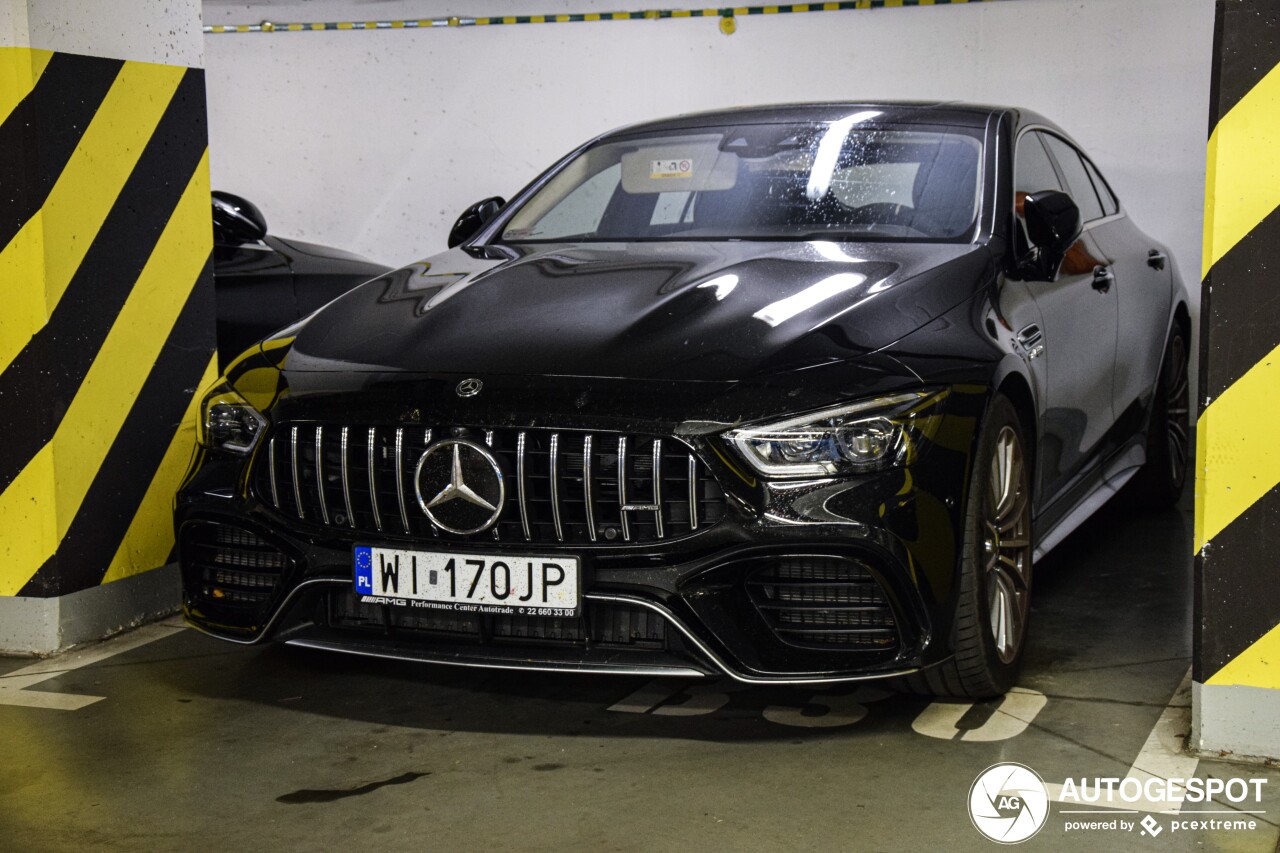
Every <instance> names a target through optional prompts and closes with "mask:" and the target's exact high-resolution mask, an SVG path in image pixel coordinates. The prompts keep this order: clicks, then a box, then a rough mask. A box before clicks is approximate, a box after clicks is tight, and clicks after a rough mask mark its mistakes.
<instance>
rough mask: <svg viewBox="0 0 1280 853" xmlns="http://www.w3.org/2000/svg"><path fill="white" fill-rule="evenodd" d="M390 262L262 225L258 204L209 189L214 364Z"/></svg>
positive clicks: (381, 270) (376, 273) (220, 363)
mask: <svg viewBox="0 0 1280 853" xmlns="http://www.w3.org/2000/svg"><path fill="white" fill-rule="evenodd" d="M389 269H390V268H389V267H387V266H384V265H383V264H377V263H374V262H373V261H370V260H368V259H366V258H362V257H360V256H359V255H354V254H352V253H351V252H345V251H343V250H342V249H335V248H333V247H331V246H319V245H316V244H315V243H304V242H302V241H301V240H284V239H281V238H279V237H276V236H275V235H273V234H268V233H267V221H266V219H265V218H263V216H262V212H261V211H260V210H258V208H257V207H256V206H255V205H254V204H253V203H252V202H250V201H248V200H246V199H243V198H241V197H240V196H236V195H232V194H231V193H224V192H220V191H217V190H215V191H214V193H213V276H214V289H215V292H216V296H217V302H218V314H217V331H218V368H219V369H225V368H226V366H227V364H229V363H230V361H231V359H233V358H235V356H237V355H239V354H240V353H242V352H244V350H245V349H247V348H248V347H250V346H251V345H253V344H255V343H257V342H258V341H260V340H262V339H263V338H265V337H266V336H267V335H269V334H271V333H272V332H274V331H275V330H276V329H279V328H282V327H284V326H287V325H289V324H290V323H293V322H296V321H297V320H298V318H299V317H305V316H306V315H308V314H310V313H311V312H312V311H315V310H316V309H317V308H319V307H320V306H321V305H324V304H325V303H326V302H329V301H330V300H332V299H336V298H337V297H339V296H341V295H342V294H344V293H346V292H347V291H348V290H350V289H351V288H353V287H355V286H356V285H357V284H360V283H362V282H366V281H368V280H369V279H371V278H374V277H375V276H379V275H382V274H383V273H385V272H387V271H388V270H389Z"/></svg>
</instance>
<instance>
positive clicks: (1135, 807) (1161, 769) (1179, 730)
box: [1045, 669, 1200, 815]
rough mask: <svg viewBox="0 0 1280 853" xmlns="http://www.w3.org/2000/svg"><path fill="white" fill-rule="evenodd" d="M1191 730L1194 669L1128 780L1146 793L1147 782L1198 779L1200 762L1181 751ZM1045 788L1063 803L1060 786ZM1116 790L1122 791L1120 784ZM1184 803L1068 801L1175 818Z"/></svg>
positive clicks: (1179, 799)
mask: <svg viewBox="0 0 1280 853" xmlns="http://www.w3.org/2000/svg"><path fill="white" fill-rule="evenodd" d="M1189 731H1191V670H1189V669H1188V670H1187V674H1186V675H1185V676H1183V679H1182V683H1181V684H1179V685H1178V689H1177V690H1175V691H1174V692H1173V697H1172V698H1170V699H1169V704H1168V705H1166V706H1165V709H1164V711H1163V712H1161V714H1160V719H1158V720H1156V724H1155V726H1153V727H1152V729H1151V733H1150V734H1149V735H1147V740H1146V743H1144V744H1143V745H1142V749H1141V750H1140V751H1139V752H1138V757H1137V758H1135V759H1134V760H1133V766H1132V767H1130V768H1129V772H1128V773H1127V774H1125V778H1126V779H1136V780H1137V781H1138V783H1139V784H1140V785H1142V786H1144V787H1143V790H1146V788H1145V786H1146V783H1147V780H1148V779H1190V778H1191V777H1193V776H1195V775H1196V768H1197V767H1199V766H1200V759H1199V758H1196V757H1195V756H1193V755H1187V754H1185V753H1183V751H1182V746H1183V742H1184V741H1185V739H1186V735H1187V732H1189ZM1120 784H1123V782H1122V783H1120ZM1045 787H1047V788H1048V789H1049V799H1051V800H1053V801H1054V802H1055V803H1062V802H1064V800H1063V799H1062V786H1061V785H1056V784H1049V785H1046V786H1045ZM1116 787H1117V788H1119V785H1117V786H1116ZM1182 801H1183V797H1182V796H1177V797H1173V798H1170V799H1168V800H1147V799H1142V800H1138V801H1136V802H1125V801H1123V800H1116V801H1114V802H1107V801H1103V800H1101V799H1100V800H1099V801H1098V802H1096V803H1081V802H1079V801H1077V800H1074V799H1073V800H1067V801H1065V802H1067V803H1069V804H1070V805H1073V806H1074V805H1081V806H1087V807H1089V808H1099V809H1107V810H1111V811H1112V812H1123V811H1130V812H1132V811H1143V812H1155V813H1157V814H1173V815H1176V814H1181V812H1182Z"/></svg>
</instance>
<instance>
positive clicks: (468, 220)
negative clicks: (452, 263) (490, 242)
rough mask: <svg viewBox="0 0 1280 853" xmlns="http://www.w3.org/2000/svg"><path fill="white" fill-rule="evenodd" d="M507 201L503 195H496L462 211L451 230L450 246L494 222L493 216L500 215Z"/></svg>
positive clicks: (463, 241)
mask: <svg viewBox="0 0 1280 853" xmlns="http://www.w3.org/2000/svg"><path fill="white" fill-rule="evenodd" d="M506 203H507V200H506V199H504V198H503V197H502V196H498V195H495V196H490V197H489V198H486V199H485V200H484V201H478V202H476V203H475V204H473V205H471V206H470V207H468V208H467V209H466V210H464V211H462V215H461V216H459V217H458V221H457V222H455V223H453V228H452V229H450V230H449V248H450V249H452V248H453V247H454V246H457V245H459V244H461V243H465V242H467V241H468V240H470V239H471V238H472V237H474V236H476V234H478V233H480V229H481V228H483V227H484V226H485V225H487V224H489V223H490V222H492V221H493V217H495V216H497V215H498V211H499V210H502V206H503V205H504V204H506Z"/></svg>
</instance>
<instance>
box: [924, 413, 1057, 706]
mask: <svg viewBox="0 0 1280 853" xmlns="http://www.w3.org/2000/svg"><path fill="white" fill-rule="evenodd" d="M1030 450H1031V448H1030V445H1028V444H1027V442H1026V439H1025V438H1024V433H1023V425H1022V422H1021V419H1020V418H1019V416H1018V412H1017V410H1016V409H1015V408H1014V406H1013V403H1011V402H1010V401H1009V399H1008V398H1006V397H1003V396H1001V395H999V394H997V395H996V396H995V397H994V398H993V399H992V401H991V405H990V406H989V407H988V409H987V415H986V418H985V419H984V421H983V426H982V434H981V436H980V437H979V440H978V447H977V455H976V457H975V460H974V461H975V465H974V466H973V469H972V470H973V474H972V477H971V479H970V482H969V491H968V497H967V499H966V503H967V510H966V513H965V546H964V551H963V554H962V556H961V559H960V566H959V577H958V578H957V580H958V583H959V589H958V591H957V595H956V611H955V618H954V620H953V622H952V629H951V647H952V651H953V652H954V655H953V657H952V658H951V659H950V660H948V661H946V662H945V663H942V664H940V665H938V666H935V667H933V668H931V669H927V670H924V671H923V672H920V673H917V674H916V675H914V676H911V677H910V678H909V679H908V680H907V687H908V688H910V689H912V690H914V691H916V692H922V693H930V694H933V695H936V696H953V697H957V698H966V699H985V698H988V697H992V696H998V695H1000V694H1002V693H1004V692H1006V691H1007V690H1008V689H1009V688H1010V687H1012V686H1013V684H1014V681H1015V680H1016V678H1017V675H1018V668H1019V666H1020V664H1021V663H1022V650H1023V648H1024V647H1025V646H1026V642H1027V625H1028V622H1029V620H1030V616H1031V568H1032V567H1031V562H1032V554H1033V543H1034V537H1033V534H1032V527H1031V470H1032V460H1031V453H1030Z"/></svg>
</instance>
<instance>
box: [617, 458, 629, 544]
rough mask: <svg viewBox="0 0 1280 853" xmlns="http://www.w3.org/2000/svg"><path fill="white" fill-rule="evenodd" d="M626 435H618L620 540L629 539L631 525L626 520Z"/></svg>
mask: <svg viewBox="0 0 1280 853" xmlns="http://www.w3.org/2000/svg"><path fill="white" fill-rule="evenodd" d="M627 503H628V501H627V437H626V436H625V435H623V436H619V437H618V517H619V518H620V519H622V541H623V542H630V541H631V525H630V523H629V522H628V521H627Z"/></svg>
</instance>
